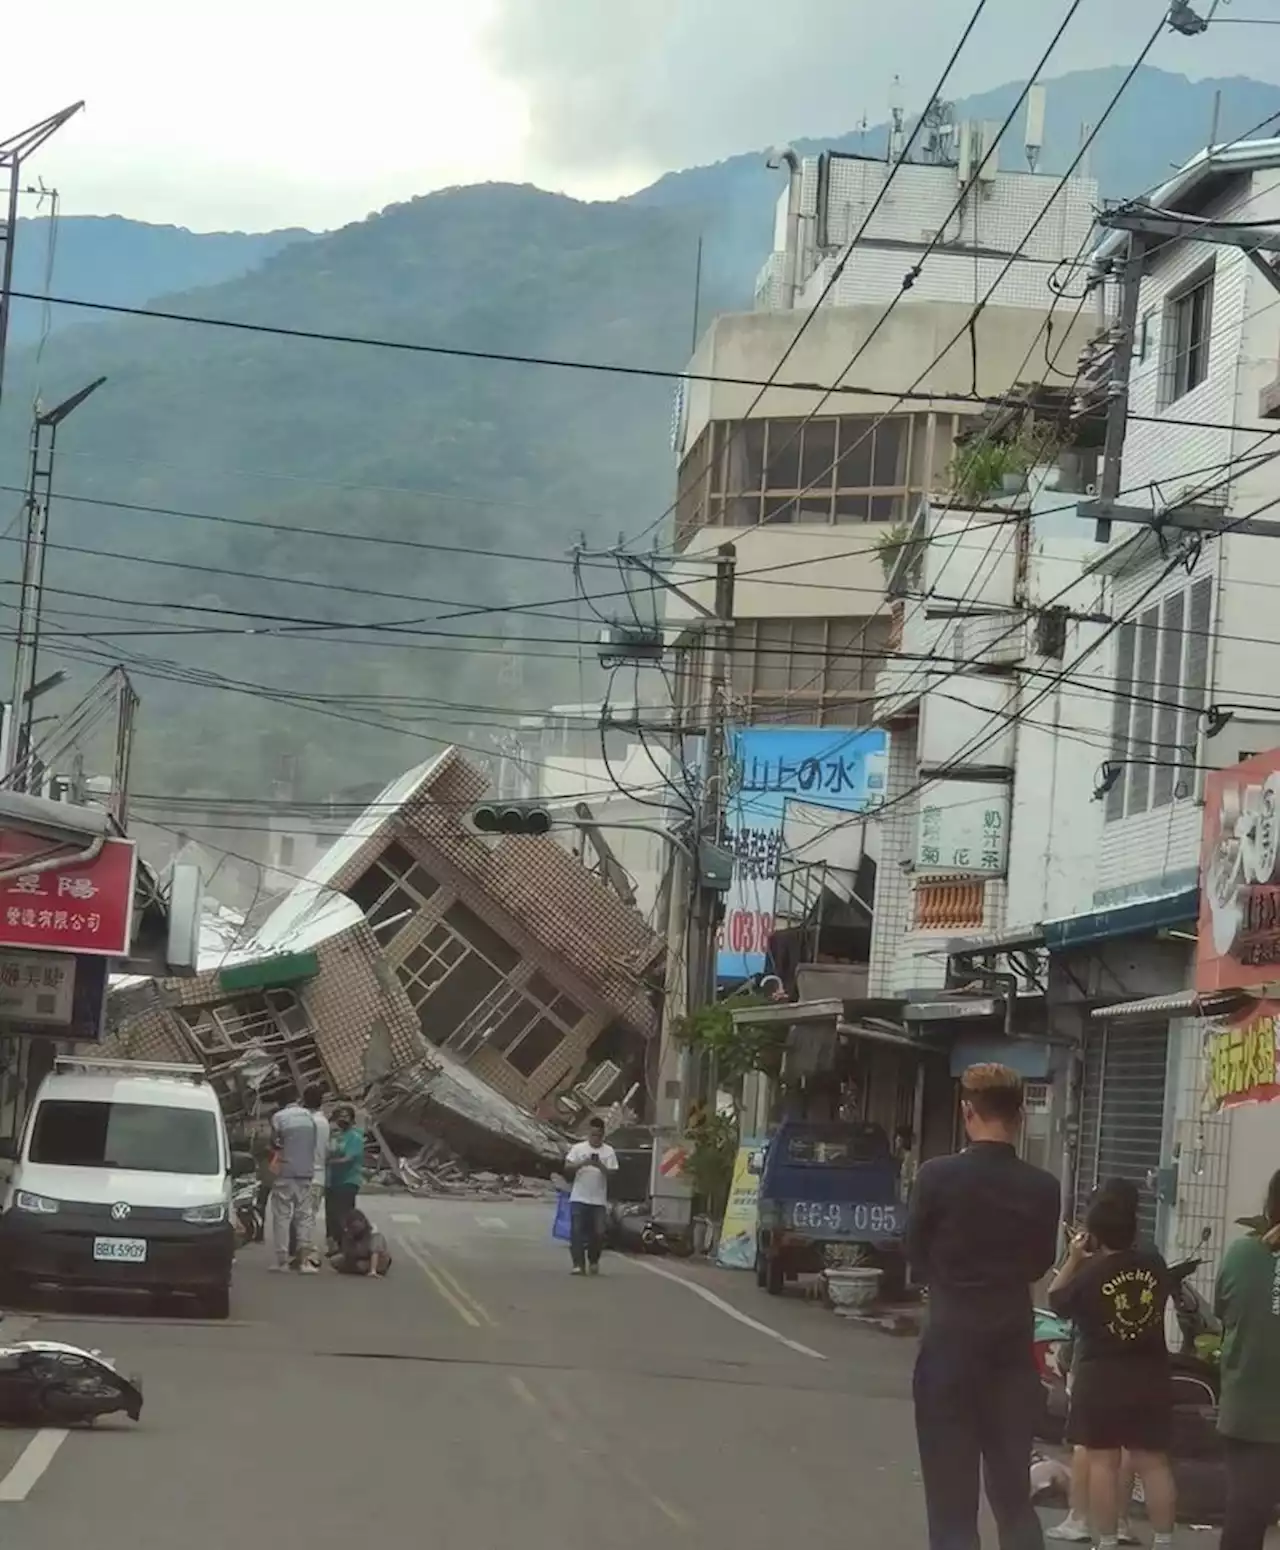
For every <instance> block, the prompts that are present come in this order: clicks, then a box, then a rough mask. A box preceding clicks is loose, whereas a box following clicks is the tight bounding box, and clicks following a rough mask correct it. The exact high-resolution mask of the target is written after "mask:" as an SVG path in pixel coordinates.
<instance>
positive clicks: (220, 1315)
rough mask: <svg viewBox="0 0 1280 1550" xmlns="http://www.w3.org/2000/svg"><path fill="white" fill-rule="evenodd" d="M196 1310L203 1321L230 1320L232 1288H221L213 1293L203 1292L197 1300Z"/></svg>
mask: <svg viewBox="0 0 1280 1550" xmlns="http://www.w3.org/2000/svg"><path fill="white" fill-rule="evenodd" d="M196 1310H197V1312H198V1314H199V1316H200V1317H201V1318H202V1319H229V1318H230V1317H231V1288H230V1287H229V1286H220V1287H218V1288H216V1290H214V1291H211V1292H201V1294H200V1296H199V1297H198V1298H197V1299H196Z"/></svg>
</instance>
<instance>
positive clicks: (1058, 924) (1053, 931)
mask: <svg viewBox="0 0 1280 1550" xmlns="http://www.w3.org/2000/svg"><path fill="white" fill-rule="evenodd" d="M1199 911H1200V890H1199V888H1183V889H1180V890H1179V891H1178V892H1177V893H1168V894H1164V895H1162V896H1161V897H1160V898H1156V899H1138V900H1136V901H1135V902H1134V903H1132V904H1116V905H1112V906H1111V907H1110V908H1109V909H1105V910H1090V911H1089V912H1088V913H1087V914H1084V915H1067V916H1066V917H1064V918H1063V919H1062V920H1046V921H1045V923H1044V941H1045V946H1046V947H1047V948H1048V949H1049V951H1050V952H1063V951H1064V950H1066V949H1067V948H1071V947H1085V946H1088V945H1089V944H1090V943H1094V942H1109V941H1114V940H1115V939H1116V938H1117V937H1126V936H1147V935H1150V934H1152V933H1154V932H1156V931H1162V930H1165V929H1167V928H1168V927H1170V926H1185V925H1187V924H1188V923H1189V922H1191V921H1194V920H1195V919H1196V917H1197V915H1198V914H1199Z"/></svg>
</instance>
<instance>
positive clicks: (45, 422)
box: [3, 377, 107, 790]
mask: <svg viewBox="0 0 1280 1550" xmlns="http://www.w3.org/2000/svg"><path fill="white" fill-rule="evenodd" d="M106 380H107V379H106V378H105V377H98V378H96V379H95V380H94V381H93V382H90V383H88V384H87V385H86V386H85V387H82V388H81V389H80V391H79V392H78V393H73V394H72V395H71V397H70V398H64V399H63V401H62V402H61V403H60V404H55V405H54V407H53V408H52V409H42V408H40V407H39V405H37V406H36V412H35V417H34V420H33V423H32V427H31V457H30V462H29V463H28V467H27V494H26V501H25V503H24V507H23V510H24V515H25V516H26V532H25V535H24V538H23V547H22V595H21V598H20V601H19V612H18V635H17V644H16V649H15V651H14V659H13V702H12V711H11V716H10V719H11V721H12V722H13V723H14V724H15V730H14V732H13V733H10V732H6V734H5V750H4V753H5V757H4V762H3V767H4V770H5V772H6V773H8V772H10V771H13V770H14V766H15V765H16V766H17V769H16V772H15V774H14V783H15V785H16V786H18V787H19V788H20V789H21V790H26V789H27V785H28V771H27V769H26V763H27V760H28V758H29V756H30V753H31V725H32V715H33V711H32V707H33V706H34V704H35V700H36V696H37V694H38V693H42V692H43V691H44V689H45V688H46V687H51V686H52V680H51V679H46V680H45V681H44V683H37V680H36V661H37V658H38V656H39V653H40V617H41V613H42V611H43V607H44V562H45V551H46V541H47V539H48V534H49V502H50V500H51V499H52V497H53V456H54V452H55V450H56V448H57V441H58V427H59V426H60V425H61V424H62V422H63V421H64V420H65V419H66V418H67V417H68V416H69V415H71V414H73V413H74V412H75V411H76V410H77V409H78V408H79V407H80V405H81V404H82V403H84V401H85V399H86V398H88V397H89V395H90V394H91V393H96V392H97V390H98V389H99V388H100V387H101V386H102V384H103V383H104V382H105V381H106ZM15 745H16V746H15ZM15 754H16V758H15V757H14V755H15Z"/></svg>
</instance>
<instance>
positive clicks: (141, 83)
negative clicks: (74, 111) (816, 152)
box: [0, 0, 1280, 230]
mask: <svg viewBox="0 0 1280 1550" xmlns="http://www.w3.org/2000/svg"><path fill="white" fill-rule="evenodd" d="M974 3H975V0H788V3H787V4H779V3H778V0H354V3H353V0H341V3H338V0H43V4H40V5H25V6H21V7H19V6H18V5H17V4H16V3H14V4H11V5H7V6H6V7H5V11H6V15H5V39H4V42H5V56H6V80H5V89H4V93H3V96H0V136H5V135H8V134H11V133H13V132H14V131H15V130H17V129H19V128H22V127H24V126H25V125H26V124H27V123H29V122H31V121H32V120H35V119H37V118H41V117H43V116H44V115H45V114H47V113H49V112H51V111H53V110H54V109H56V108H59V107H61V106H63V105H64V104H65V103H67V102H70V101H74V100H75V99H77V98H81V97H82V98H84V99H85V100H86V103H87V111H86V112H85V113H84V114H83V115H82V116H81V117H80V118H79V119H78V120H77V121H76V122H74V123H73V124H72V125H71V126H69V127H68V128H66V129H64V130H63V131H62V132H61V133H60V135H59V136H58V139H57V140H56V141H54V142H51V143H50V145H49V146H48V147H47V149H46V150H44V151H42V152H41V153H40V155H39V158H38V159H33V160H32V161H31V163H30V164H29V171H30V174H31V177H32V179H33V180H34V179H35V177H36V176H37V175H40V176H42V177H43V178H44V180H45V181H46V182H47V183H50V184H52V185H54V186H56V187H57V188H58V189H59V191H60V192H61V194H62V198H63V208H64V210H66V211H67V212H93V213H97V214H108V213H119V214H123V215H129V216H133V217H136V218H138V219H143V220H149V221H157V222H172V223H174V224H176V225H182V226H190V227H193V228H195V229H197V230H217V229H250V230H263V229H267V228H270V227H278V226H293V225H301V226H310V227H312V228H327V227H333V226H336V225H340V224H342V223H343V222H345V221H349V220H355V219H359V218H360V217H362V216H364V215H366V214H368V212H369V211H371V210H374V209H378V208H380V207H381V206H383V205H385V204H388V203H390V202H391V201H393V200H396V199H404V198H408V197H410V196H412V195H414V194H421V193H427V192H429V191H430V190H432V189H435V188H441V187H447V186H449V185H450V184H456V183H473V182H482V181H487V180H491V179H501V180H511V181H517V182H535V183H538V184H540V185H542V186H543V187H546V188H554V189H562V190H564V191H566V192H569V193H572V194H576V195H578V196H579V197H582V198H610V197H613V196H615V195H617V194H619V193H625V192H628V191H629V190H631V189H634V188H637V187H640V186H642V185H643V184H645V183H647V182H650V181H651V180H652V179H653V178H654V177H656V176H658V175H659V174H660V173H662V172H664V171H666V170H668V169H670V168H673V167H682V166H690V165H693V164H696V163H700V162H706V161H713V160H716V159H718V158H720V157H723V156H727V155H731V154H733V153H734V152H737V151H743V150H750V149H754V148H757V147H762V146H765V145H769V144H772V143H777V142H781V141H785V140H788V139H791V138H799V137H801V136H821V135H834V134H838V133H841V132H844V131H846V130H849V129H852V128H853V127H855V125H857V124H858V123H859V122H860V121H861V120H862V118H863V115H864V114H865V115H866V116H867V117H868V118H869V119H870V120H871V121H872V122H876V121H879V120H881V119H883V118H884V117H885V116H886V112H887V107H888V102H889V97H890V91H891V83H892V80H893V77H894V76H895V74H897V75H901V77H902V81H903V93H904V101H905V105H906V107H907V109H908V111H915V110H916V109H918V108H919V107H920V106H921V105H922V103H923V100H924V98H925V97H926V96H927V94H928V92H929V91H930V89H931V88H932V86H933V84H934V82H935V81H936V78H937V76H938V74H939V73H940V71H941V68H942V65H943V63H944V61H945V59H946V57H947V55H948V54H949V52H950V50H951V48H952V46H953V45H954V42H955V40H956V39H957V38H958V37H959V35H960V31H961V29H962V28H963V26H964V24H965V22H966V21H967V20H968V18H969V16H970V14H971V12H972V10H973V6H974ZM1196 3H1197V4H1198V5H1199V6H1200V7H1201V9H1204V8H1205V7H1206V6H1207V5H1208V3H1209V0H1196ZM1066 4H1067V0H988V4H987V8H986V12H985V13H984V16H983V19H982V22H981V24H980V27H979V30H978V32H977V33H976V34H975V36H974V38H973V40H972V42H971V43H970V45H969V47H968V49H967V50H966V52H965V54H964V56H963V57H962V58H961V61H960V63H959V65H958V66H957V68H956V71H955V73H954V75H953V77H952V80H951V82H950V86H949V90H950V92H951V93H952V94H954V95H965V94H967V93H969V92H973V91H979V90H982V89H984V88H987V87H990V86H996V85H999V84H1000V83H1002V82H1004V81H1007V80H1011V79H1024V78H1025V76H1026V74H1027V72H1028V71H1029V69H1030V68H1031V65H1032V63H1033V62H1034V60H1035V59H1036V57H1037V55H1038V53H1039V52H1040V51H1041V49H1042V48H1043V47H1044V45H1045V43H1046V42H1047V40H1048V38H1049V36H1050V35H1051V33H1052V31H1053V29H1054V27H1055V26H1056V25H1057V23H1058V21H1059V20H1060V18H1061V16H1062V15H1063V14H1064V12H1065V9H1066ZM1165 4H1166V0H1083V4H1082V6H1081V10H1080V13H1079V16H1078V17H1077V19H1076V21H1075V22H1074V23H1073V25H1072V28H1071V30H1070V32H1069V33H1068V35H1067V37H1066V39H1065V40H1064V42H1063V44H1062V46H1061V47H1060V49H1059V50H1058V52H1057V53H1056V55H1055V56H1054V59H1053V61H1052V63H1051V64H1050V66H1049V67H1048V69H1047V71H1046V75H1047V76H1050V77H1051V76H1053V75H1060V74H1063V73H1065V72H1066V71H1068V70H1075V69H1083V68H1090V67H1093V66H1098V65H1106V64H1126V65H1127V64H1129V63H1130V62H1131V61H1132V59H1133V58H1134V56H1135V55H1136V54H1137V52H1138V50H1139V48H1140V47H1141V45H1142V43H1143V42H1144V41H1145V39H1146V37H1147V36H1148V34H1149V33H1150V31H1151V29H1152V27H1153V26H1154V24H1155V21H1156V19H1157V18H1158V17H1159V15H1160V14H1161V13H1162V12H1163V10H1164V9H1165ZM1219 14H1220V15H1223V16H1231V17H1250V16H1261V15H1267V14H1270V15H1273V16H1276V15H1280V6H1278V5H1277V0H1223V5H1222V8H1221V10H1220V12H1219ZM1151 62H1152V63H1153V64H1156V65H1159V66H1161V67H1163V68H1165V69H1168V70H1174V71H1180V72H1182V73H1184V74H1187V75H1191V76H1206V75H1214V76H1231V75H1251V76H1254V77H1256V78H1260V79H1263V80H1268V81H1275V82H1280V27H1261V26H1258V27H1255V26H1241V25H1226V26H1215V27H1214V28H1213V29H1212V30H1211V31H1210V33H1209V34H1208V35H1206V36H1204V37H1201V38H1196V39H1186V38H1181V37H1174V36H1169V37H1167V38H1165V39H1164V40H1162V42H1161V43H1160V45H1159V47H1158V48H1157V50H1156V52H1155V54H1154V56H1153V58H1152V61H1151ZM1228 106H1229V105H1228ZM28 208H30V207H28Z"/></svg>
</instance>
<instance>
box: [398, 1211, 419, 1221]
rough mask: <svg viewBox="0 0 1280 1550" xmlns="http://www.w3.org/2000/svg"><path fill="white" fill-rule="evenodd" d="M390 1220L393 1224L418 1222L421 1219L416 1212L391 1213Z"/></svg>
mask: <svg viewBox="0 0 1280 1550" xmlns="http://www.w3.org/2000/svg"><path fill="white" fill-rule="evenodd" d="M391 1220H392V1221H393V1222H420V1221H421V1220H422V1218H421V1217H420V1216H419V1215H418V1213H417V1212H416V1211H393V1212H392V1213H391Z"/></svg>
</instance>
